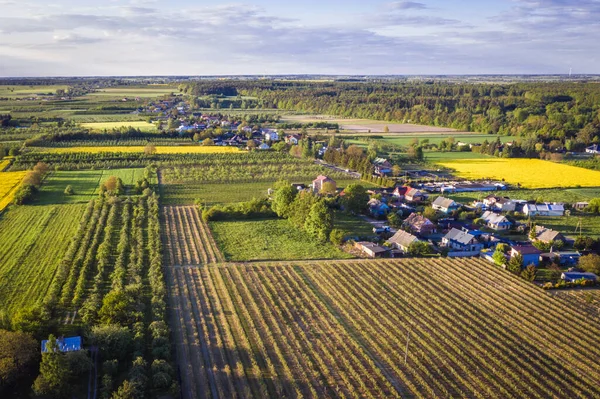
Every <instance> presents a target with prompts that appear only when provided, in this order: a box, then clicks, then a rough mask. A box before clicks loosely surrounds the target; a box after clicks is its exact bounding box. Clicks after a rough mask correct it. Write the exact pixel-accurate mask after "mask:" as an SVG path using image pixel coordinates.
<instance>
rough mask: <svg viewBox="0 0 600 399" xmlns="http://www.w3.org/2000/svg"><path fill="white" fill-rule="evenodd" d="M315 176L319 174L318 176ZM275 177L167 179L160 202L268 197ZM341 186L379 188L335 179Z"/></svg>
mask: <svg viewBox="0 0 600 399" xmlns="http://www.w3.org/2000/svg"><path fill="white" fill-rule="evenodd" d="M315 177H316V175H315ZM276 182H277V180H276V179H271V180H269V181H256V182H243V181H237V182H232V183H225V184H223V183H203V182H193V181H192V182H190V181H186V182H181V183H171V182H168V183H166V184H163V185H162V186H161V203H163V204H165V205H193V204H194V203H196V202H197V201H198V202H199V203H200V204H201V205H202V206H206V207H211V206H213V205H217V204H229V203H234V202H244V201H249V200H251V199H252V198H265V197H267V195H268V193H267V191H268V190H269V188H273V187H274V186H275V183H276ZM294 182H295V183H305V184H310V183H311V182H312V179H311V178H302V179H300V180H294ZM336 182H337V186H338V188H344V187H346V186H347V185H349V184H355V183H356V184H361V185H363V186H365V187H367V188H372V187H376V186H375V185H373V184H372V183H369V182H364V181H361V180H357V179H340V180H336Z"/></svg>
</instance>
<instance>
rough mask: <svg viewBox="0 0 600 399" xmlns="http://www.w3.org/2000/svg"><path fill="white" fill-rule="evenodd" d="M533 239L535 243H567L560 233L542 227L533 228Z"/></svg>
mask: <svg viewBox="0 0 600 399" xmlns="http://www.w3.org/2000/svg"><path fill="white" fill-rule="evenodd" d="M535 239H536V241H541V242H545V243H550V242H553V241H562V242H563V243H565V242H567V239H566V238H565V236H563V235H562V234H561V232H559V231H556V230H552V229H547V228H545V227H544V226H535Z"/></svg>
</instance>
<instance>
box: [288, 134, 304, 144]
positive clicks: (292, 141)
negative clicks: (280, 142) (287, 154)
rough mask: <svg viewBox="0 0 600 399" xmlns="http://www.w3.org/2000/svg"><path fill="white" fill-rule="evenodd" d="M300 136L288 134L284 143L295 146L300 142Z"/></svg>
mask: <svg viewBox="0 0 600 399" xmlns="http://www.w3.org/2000/svg"><path fill="white" fill-rule="evenodd" d="M300 139H301V137H300V135H298V134H290V135H287V136H285V142H286V143H287V144H293V145H297V144H298V143H299V142H300Z"/></svg>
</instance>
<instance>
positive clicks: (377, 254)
mask: <svg viewBox="0 0 600 399" xmlns="http://www.w3.org/2000/svg"><path fill="white" fill-rule="evenodd" d="M354 246H355V248H357V249H359V250H360V251H361V252H362V253H364V254H365V255H367V256H368V257H369V258H381V257H383V256H385V255H386V254H387V253H388V252H389V248H385V247H382V246H380V245H377V244H374V243H372V242H369V241H359V242H357V243H355V244H354Z"/></svg>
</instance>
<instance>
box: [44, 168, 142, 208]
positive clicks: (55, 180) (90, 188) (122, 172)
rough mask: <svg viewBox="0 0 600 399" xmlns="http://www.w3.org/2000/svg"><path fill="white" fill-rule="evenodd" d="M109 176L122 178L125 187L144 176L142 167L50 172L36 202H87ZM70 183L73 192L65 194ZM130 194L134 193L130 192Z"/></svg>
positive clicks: (96, 193) (93, 196)
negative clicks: (72, 193)
mask: <svg viewBox="0 0 600 399" xmlns="http://www.w3.org/2000/svg"><path fill="white" fill-rule="evenodd" d="M110 176H117V177H120V178H121V180H123V183H124V184H125V186H126V187H125V188H126V189H128V190H131V186H132V185H134V184H135V183H136V182H137V181H138V180H140V179H142V178H143V177H144V169H142V168H131V169H109V170H80V171H56V172H51V173H50V175H49V176H48V177H47V178H46V179H45V180H44V183H43V184H42V187H41V189H40V191H39V193H38V194H37V195H36V199H35V203H36V204H66V203H77V202H88V201H89V200H91V199H93V198H95V197H96V196H98V193H99V190H100V184H101V183H102V182H104V181H105V180H107V179H108V178H109V177H110ZM68 185H71V187H72V188H73V190H74V192H75V194H74V195H66V194H65V193H64V191H65V188H66V187H67V186H68ZM131 194H134V193H133V192H131Z"/></svg>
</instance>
